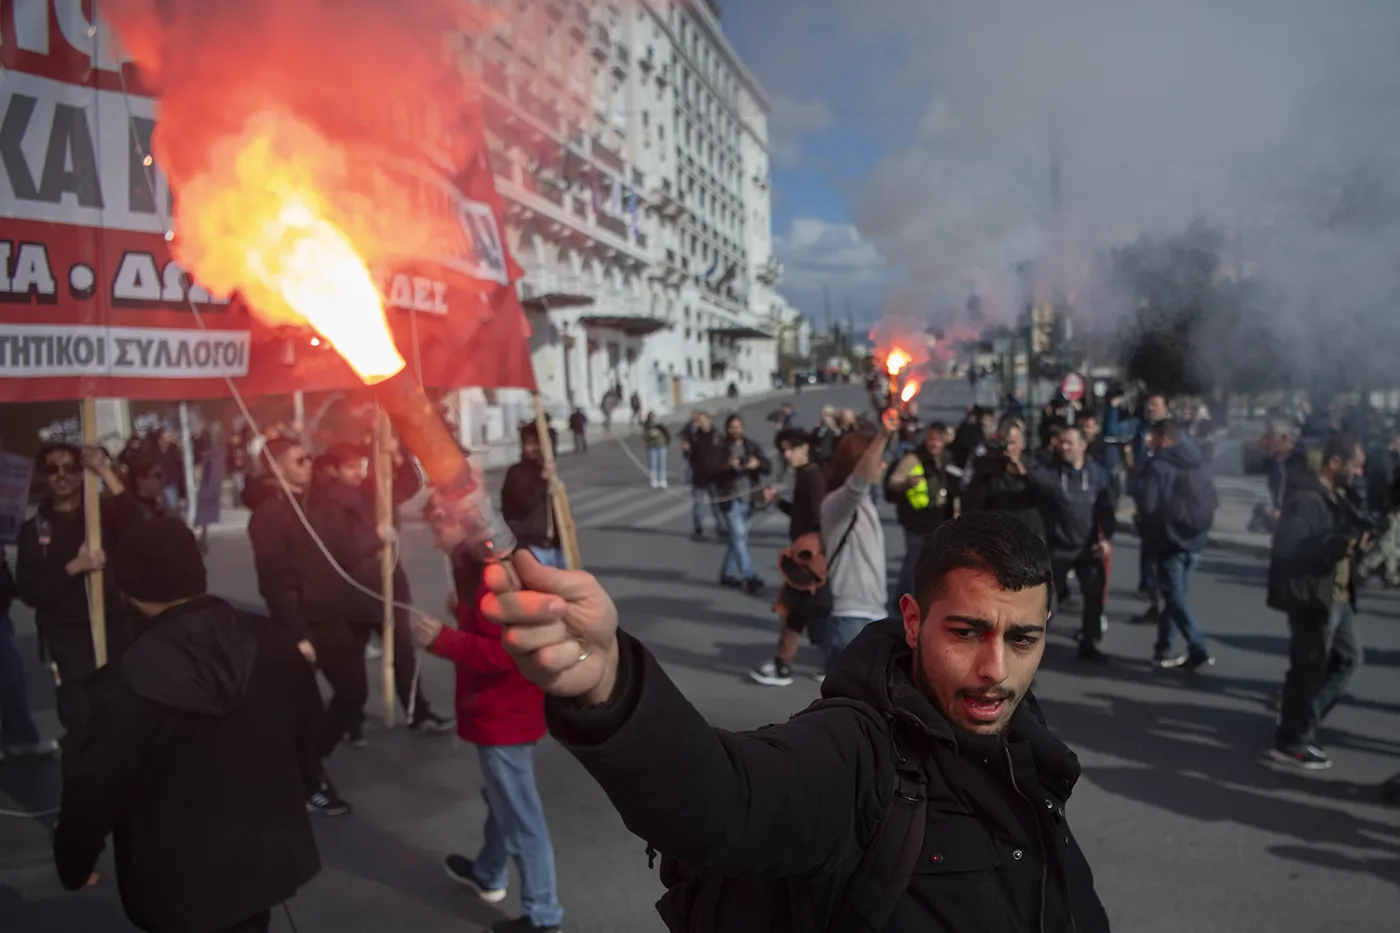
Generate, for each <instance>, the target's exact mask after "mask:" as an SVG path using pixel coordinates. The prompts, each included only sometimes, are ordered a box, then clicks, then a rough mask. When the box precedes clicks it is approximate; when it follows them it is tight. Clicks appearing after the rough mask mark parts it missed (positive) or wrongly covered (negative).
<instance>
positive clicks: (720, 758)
mask: <svg viewBox="0 0 1400 933" xmlns="http://www.w3.org/2000/svg"><path fill="white" fill-rule="evenodd" d="M618 637H619V639H620V642H621V644H620V648H621V659H622V663H621V667H620V669H619V673H618V684H617V688H616V690H615V692H614V695H613V697H612V700H611V701H610V702H609V703H608V704H607V705H605V706H603V707H599V708H593V709H587V708H582V707H580V706H579V705H577V704H575V703H571V702H570V701H567V700H558V699H554V698H551V699H549V700H547V701H546V715H547V718H548V722H549V727H550V731H551V732H552V733H553V735H554V736H555V738H557V739H558V740H559V741H560V742H562V743H563V744H564V745H565V746H567V747H568V748H569V751H570V752H572V753H573V755H574V756H575V757H576V758H578V760H579V761H580V762H581V763H582V764H583V766H584V767H585V768H587V769H588V771H589V773H591V774H592V775H593V777H594V778H595V779H596V780H597V781H598V783H599V784H601V785H602V787H603V790H604V791H606V792H607V794H608V797H609V798H610V799H611V801H612V803H613V806H615V807H616V808H617V811H618V813H619V814H621V816H622V819H623V822H624V823H625V824H626V825H627V828H628V829H630V830H631V831H632V832H634V833H636V834H637V835H638V836H640V837H642V838H643V839H645V840H646V841H647V842H649V843H651V844H652V845H653V846H654V847H655V848H656V849H658V850H660V852H661V853H663V854H665V855H668V856H671V857H674V858H676V859H679V860H680V861H682V862H684V863H685V864H686V865H688V866H690V867H691V868H692V870H694V871H696V872H698V873H700V874H703V875H706V876H713V877H722V878H725V879H726V881H725V882H724V885H725V886H726V887H725V890H726V892H727V894H726V897H723V898H721V899H720V903H718V904H717V905H714V908H715V911H714V914H713V916H711V917H709V918H707V922H706V923H705V924H703V928H704V929H707V930H724V931H725V933H757V931H763V933H772V931H786V930H820V929H824V928H825V927H826V924H827V919H828V914H829V912H830V911H831V910H832V908H833V906H834V905H835V904H836V903H837V893H838V892H839V891H841V890H842V889H843V888H844V887H845V885H846V883H847V881H848V880H849V878H850V877H851V875H852V874H853V872H854V870H855V868H856V866H857V865H858V864H859V862H860V859H861V856H862V850H863V848H864V847H865V846H867V845H868V844H869V843H870V841H871V840H872V838H873V836H874V831H875V828H876V826H877V824H878V822H879V821H880V819H881V818H882V816H883V815H884V813H885V812H886V809H887V808H888V806H889V804H890V800H891V798H892V795H893V793H894V788H895V776H894V757H893V756H894V748H895V744H894V742H893V741H892V740H891V736H890V732H889V730H890V728H891V727H893V728H894V729H895V730H896V732H897V735H898V737H899V741H900V745H901V747H902V748H903V749H905V750H906V753H907V754H915V755H919V756H920V757H921V758H922V759H923V761H924V767H925V769H926V770H928V771H930V772H934V771H936V773H937V774H938V775H939V776H940V777H941V780H937V781H934V780H930V782H929V784H930V798H929V806H928V814H929V815H928V820H929V822H928V826H927V830H926V832H925V835H924V844H923V852H922V853H921V854H920V857H919V860H918V867H917V868H916V869H915V874H914V877H913V880H912V882H911V883H910V885H909V887H908V888H907V889H906V890H905V891H904V893H903V895H902V896H900V897H899V898H898V903H897V906H896V908H895V911H894V914H893V916H892V918H891V919H890V921H889V923H888V924H887V925H886V926H885V931H886V933H986V931H992V930H995V931H998V933H1032V931H1036V933H1039V931H1042V930H1043V931H1046V933H1068V931H1070V930H1074V931H1075V933H1106V931H1107V930H1108V928H1109V925H1108V918H1107V916H1106V915H1105V913H1104V909H1103V906H1102V905H1101V904H1100V902H1099V899H1098V896H1097V895H1096V894H1095V892H1094V882H1093V876H1092V873H1091V872H1090V870H1089V865H1088V863H1087V862H1086V861H1085V859H1084V856H1083V854H1082V853H1081V852H1080V849H1079V846H1078V845H1077V844H1076V843H1075V841H1074V837H1073V836H1072V835H1071V834H1070V831H1069V826H1068V824H1067V823H1066V821H1065V805H1066V802H1067V801H1068V799H1069V795H1070V792H1071V791H1072V790H1073V788H1074V784H1075V781H1076V780H1077V779H1078V777H1079V762H1078V759H1077V758H1076V757H1075V755H1074V753H1073V752H1071V751H1070V750H1069V749H1068V748H1066V747H1065V746H1064V745H1063V744H1062V743H1061V742H1060V741H1059V740H1058V739H1056V738H1055V737H1054V736H1053V735H1052V734H1051V733H1050V731H1049V730H1048V729H1047V728H1046V726H1045V722H1044V720H1043V718H1042V717H1041V715H1040V711H1039V707H1038V706H1037V705H1036V703H1035V701H1034V698H1033V697H1029V696H1028V697H1027V698H1026V699H1025V700H1024V701H1023V702H1022V703H1021V705H1020V706H1019V707H1018V709H1017V711H1016V713H1015V715H1014V716H1013V717H1012V720H1011V727H1010V729H1009V730H1008V734H1007V735H1006V736H1005V737H1004V738H1002V737H995V736H986V737H984V736H972V735H968V734H966V733H962V732H959V731H955V730H954V729H953V727H952V726H950V725H949V723H948V721H947V720H946V719H944V718H943V716H942V715H940V714H939V712H938V711H937V709H935V708H934V706H933V704H931V703H930V702H929V701H928V700H927V699H926V698H925V697H924V696H923V694H922V693H921V692H920V691H919V690H918V689H917V688H916V687H915V685H914V682H913V680H912V678H911V676H910V662H911V658H912V652H911V651H910V649H909V648H908V646H907V645H906V643H905V641H904V632H903V628H902V626H901V625H900V624H899V623H898V622H897V621H886V622H876V623H872V624H871V625H868V626H866V628H865V629H864V630H863V631H862V632H861V634H860V635H859V636H857V638H856V639H855V641H853V642H852V643H851V644H850V646H848V647H847V648H846V650H845V651H844V652H843V653H842V654H841V656H840V657H839V658H838V659H837V661H836V663H835V667H834V668H833V669H832V671H831V673H830V674H829V675H828V676H827V678H826V680H825V682H824V683H823V686H822V693H823V695H824V696H825V697H827V698H828V699H832V698H842V699H844V700H845V701H847V702H844V703H840V704H836V705H832V706H829V707H826V708H823V709H819V710H815V711H812V712H810V713H807V714H804V715H800V716H796V717H794V718H793V719H792V720H790V721H789V722H786V723H781V724H778V725H773V726H766V727H764V728H762V729H759V730H757V731H754V732H743V733H733V732H727V731H725V730H722V729H715V728H712V727H711V726H710V725H709V724H708V723H707V722H705V720H704V718H703V717H702V716H701V715H700V713H699V712H698V711H697V710H696V709H695V707H693V706H691V705H690V702H689V701H688V700H686V698H685V697H684V695H682V694H681V692H680V691H679V690H678V689H677V688H676V686H675V684H673V683H672V682H671V680H670V678H669V677H667V676H666V673H665V672H664V671H663V670H662V668H661V666H660V664H658V663H657V661H656V659H655V658H654V657H653V656H652V655H651V653H650V652H648V651H647V650H646V648H644V647H643V646H642V644H641V643H640V642H638V641H637V640H636V639H634V638H632V637H631V636H629V635H627V634H626V633H620V634H619V636H618ZM935 786H938V787H939V788H940V789H939V790H938V791H936V792H935V790H934V788H935ZM764 879H783V880H784V882H785V883H786V884H787V885H789V886H790V888H791V896H789V897H780V898H762V895H761V894H758V893H757V892H758V891H759V890H760V889H762V890H771V888H772V885H773V884H774V882H773V881H772V880H767V881H765V880H764ZM760 898H762V904H763V909H754V907H755V904H756V903H758V902H759V899H760ZM775 905H781V907H780V912H785V915H783V916H781V917H775V916H773V915H772V914H771V911H770V908H773V907H774V906H775Z"/></svg>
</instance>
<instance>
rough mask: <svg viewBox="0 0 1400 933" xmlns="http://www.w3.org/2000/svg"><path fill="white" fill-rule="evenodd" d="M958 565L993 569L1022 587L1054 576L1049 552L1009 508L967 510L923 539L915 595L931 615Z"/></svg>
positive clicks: (1009, 586)
mask: <svg viewBox="0 0 1400 933" xmlns="http://www.w3.org/2000/svg"><path fill="white" fill-rule="evenodd" d="M954 570H973V571H976V572H978V573H989V574H991V575H992V576H993V577H994V578H995V579H996V581H997V586H999V587H1001V588H1002V589H1003V590H1008V591H1010V592H1013V593H1018V592H1020V591H1021V590H1028V589H1031V588H1033V587H1037V586H1044V587H1047V589H1046V600H1047V605H1048V600H1049V589H1048V587H1049V585H1050V581H1051V577H1052V575H1051V571H1050V552H1049V551H1048V550H1047V549H1046V547H1045V542H1044V541H1042V540H1040V536H1039V535H1037V534H1036V533H1035V532H1034V531H1031V529H1030V527H1029V526H1027V525H1026V523H1025V522H1023V521H1021V520H1020V519H1019V518H1016V517H1014V516H1012V515H1009V514H1008V513H1006V512H980V511H979V512H966V513H964V514H963V515H960V516H958V517H957V518H955V519H953V520H952V521H951V522H944V523H943V524H942V525H939V526H938V530H937V531H935V532H934V533H933V534H931V535H929V536H928V537H927V538H926V539H924V545H923V547H922V548H921V549H920V550H919V559H918V562H917V563H916V564H915V565H914V598H915V599H916V600H917V601H918V603H919V613H920V615H921V616H924V615H927V614H928V610H929V606H930V605H932V603H933V598H934V597H935V596H936V595H937V594H938V591H939V589H940V588H941V587H942V586H943V581H944V580H945V579H947V577H948V574H950V573H952V572H953V571H954Z"/></svg>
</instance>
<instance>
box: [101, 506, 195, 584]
mask: <svg viewBox="0 0 1400 933" xmlns="http://www.w3.org/2000/svg"><path fill="white" fill-rule="evenodd" d="M111 569H112V580H113V582H115V583H116V585H117V589H119V590H121V591H122V592H123V593H125V594H126V595H127V596H129V597H131V598H132V599H139V600H141V602H143V603H174V602H179V601H180V600H182V599H192V598H194V597H196V596H203V595H204V594H205V593H206V592H207V591H208V588H209V583H208V576H207V575H206V574H205V571H204V558H203V557H202V556H201V555H200V553H199V542H198V541H196V540H195V537H194V532H192V531H190V529H189V528H188V527H187V526H186V525H185V523H184V522H182V521H181V520H180V519H178V518H168V517H167V518H148V519H146V520H145V521H142V522H137V523H136V524H135V525H133V526H132V527H131V529H130V530H129V531H127V533H126V534H125V535H124V536H123V537H122V542H121V544H120V545H119V546H118V547H117V552H116V554H114V555H113V556H112V565H111Z"/></svg>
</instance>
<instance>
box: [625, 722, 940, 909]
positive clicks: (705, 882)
mask: <svg viewBox="0 0 1400 933" xmlns="http://www.w3.org/2000/svg"><path fill="white" fill-rule="evenodd" d="M836 706H850V707H855V708H857V709H860V710H862V711H863V712H864V713H865V714H866V715H874V713H873V711H872V710H871V708H870V707H869V706H867V705H866V704H863V703H859V702H856V701H853V700H844V699H839V698H832V699H823V700H818V701H817V702H815V703H813V704H812V705H811V706H808V707H807V708H806V709H804V710H802V711H801V712H798V713H796V714H794V715H795V716H801V715H803V714H805V713H811V712H815V711H817V710H822V709H829V708H831V707H836ZM887 729H888V732H889V735H890V741H891V743H892V744H893V746H894V749H893V751H894V754H893V757H894V762H895V787H894V792H893V794H892V795H891V796H890V805H889V807H888V808H887V809H886V810H885V814H884V816H883V817H882V818H881V820H880V826H879V828H878V829H876V831H875V835H874V837H873V838H872V839H871V842H870V845H869V847H868V848H866V850H865V852H864V854H863V856H862V857H861V860H860V864H859V865H858V866H857V867H856V870H855V873H854V874H853V875H852V876H851V878H850V880H849V881H848V882H847V884H846V887H845V889H844V890H843V891H841V892H839V893H838V894H837V896H836V898H835V900H834V902H833V903H832V904H831V908H830V910H829V912H826V911H823V910H822V903H821V902H822V897H823V892H821V891H819V890H817V888H816V886H815V885H813V884H810V883H809V882H808V881H807V879H804V878H778V879H762V878H719V877H712V876H705V875H702V874H700V873H698V872H696V871H694V870H693V869H691V868H690V867H689V866H687V865H686V864H684V863H683V862H680V861H678V860H677V859H673V858H669V857H665V856H663V857H662V859H661V883H662V884H664V885H665V886H666V894H665V896H663V897H662V898H661V900H659V901H657V903H656V910H657V913H659V914H660V915H661V919H662V920H664V921H665V923H666V928H667V929H668V930H670V931H671V933H747V931H755V933H757V931H762V933H880V931H881V930H883V929H884V927H885V924H886V923H888V922H889V919H890V916H891V915H892V914H893V913H894V909H895V905H896V904H898V902H899V899H900V898H901V897H902V896H903V895H904V892H905V891H906V890H908V888H909V882H910V881H911V880H912V878H913V876H914V867H915V865H916V864H917V863H918V861H919V853H920V851H921V850H922V849H923V844H924V830H925V828H926V827H927V823H928V801H929V796H930V795H929V788H930V783H931V782H933V783H935V784H936V785H937V786H936V788H935V790H937V791H939V792H941V793H943V794H945V795H946V788H945V787H944V785H943V783H942V777H941V776H940V775H938V774H937V773H926V772H925V770H924V768H923V765H922V762H921V760H920V759H919V758H918V757H917V756H912V755H906V754H905V753H904V751H903V749H902V747H901V743H900V741H899V739H898V737H897V736H896V735H895V725H894V723H893V722H888V724H887ZM656 854H657V853H656V850H655V849H653V848H651V847H650V846H648V848H647V855H648V856H650V857H652V858H655V856H656ZM823 913H827V914H828V916H829V919H827V920H826V922H825V923H824V924H823V923H822V920H821V915H822V914H823Z"/></svg>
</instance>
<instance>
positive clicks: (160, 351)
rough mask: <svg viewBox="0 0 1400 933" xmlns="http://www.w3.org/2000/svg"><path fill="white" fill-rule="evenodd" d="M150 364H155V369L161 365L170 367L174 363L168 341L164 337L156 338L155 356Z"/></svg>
mask: <svg viewBox="0 0 1400 933" xmlns="http://www.w3.org/2000/svg"><path fill="white" fill-rule="evenodd" d="M152 365H153V366H155V367H156V369H160V368H161V367H166V368H171V367H173V366H174V365H175V360H174V359H172V358H171V356H170V341H168V340H165V339H164V338H157V340H156V358H155V361H154V362H153V363H152Z"/></svg>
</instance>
